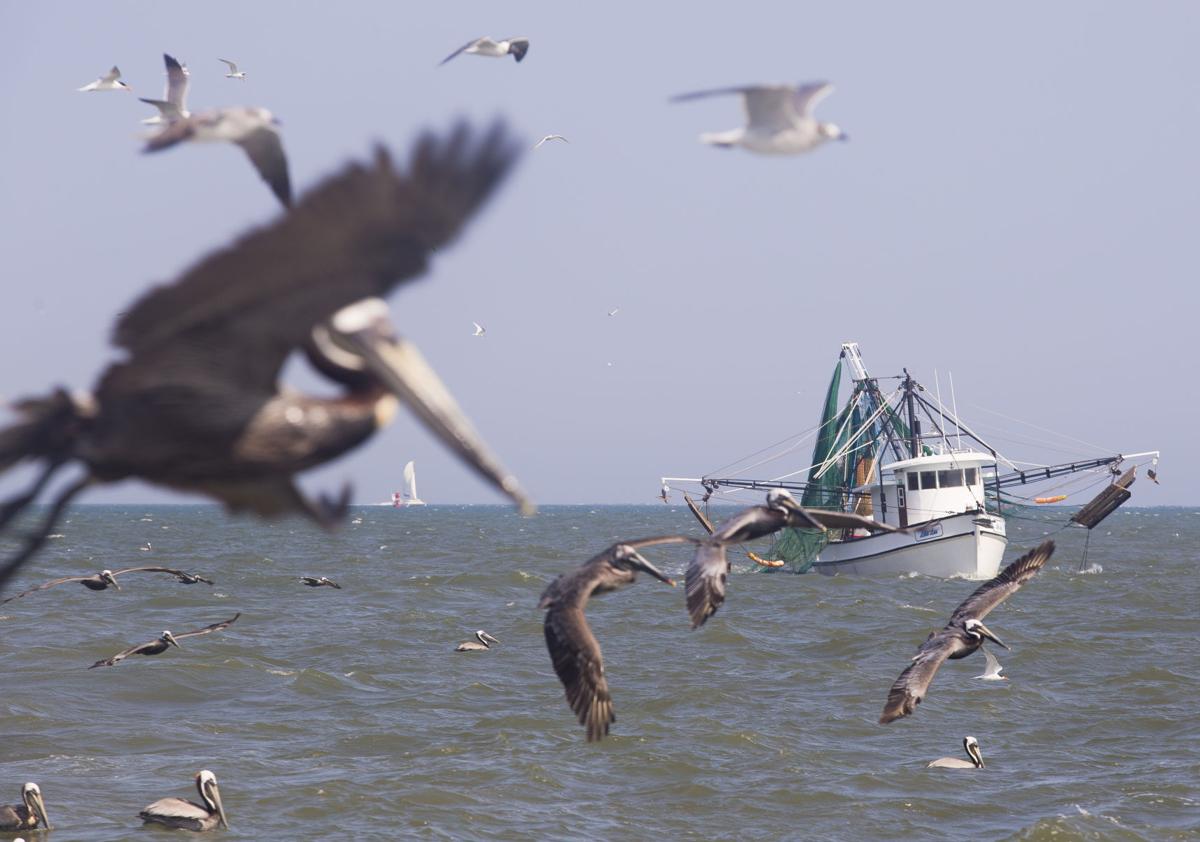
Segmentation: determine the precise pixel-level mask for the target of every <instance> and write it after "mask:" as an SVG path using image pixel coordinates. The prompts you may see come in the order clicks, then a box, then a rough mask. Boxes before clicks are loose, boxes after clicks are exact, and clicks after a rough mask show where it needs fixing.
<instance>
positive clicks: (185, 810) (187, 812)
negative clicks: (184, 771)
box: [138, 769, 229, 830]
mask: <svg viewBox="0 0 1200 842" xmlns="http://www.w3.org/2000/svg"><path fill="white" fill-rule="evenodd" d="M196 789H197V790H199V791H200V800H201V802H203V803H201V804H197V803H196V802H195V801H188V800H186V799H184V798H175V797H171V798H160V799H158V800H157V801H155V802H154V803H153V804H151V805H150V806H148V807H143V808H142V811H141V812H140V813H138V818H140V819H141V820H142V821H144V822H145V823H146V824H163V825H166V826H167V827H173V828H176V829H178V830H212V829H213V828H214V827H216V826H217V825H220V826H221V827H223V828H228V827H229V821H228V820H227V819H226V818H225V808H224V807H222V806H221V790H219V789H217V776H216V775H214V774H213V773H212V772H210V771H208V770H207V769H201V770H200V771H199V772H198V773H197V774H196Z"/></svg>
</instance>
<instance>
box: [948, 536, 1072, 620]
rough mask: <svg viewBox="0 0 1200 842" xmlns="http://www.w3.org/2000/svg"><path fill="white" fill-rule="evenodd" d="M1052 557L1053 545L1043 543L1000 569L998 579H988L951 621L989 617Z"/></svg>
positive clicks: (963, 604) (954, 614)
mask: <svg viewBox="0 0 1200 842" xmlns="http://www.w3.org/2000/svg"><path fill="white" fill-rule="evenodd" d="M1053 554H1054V542H1053V541H1043V542H1042V543H1041V544H1039V545H1038V546H1037V547H1035V548H1034V549H1032V550H1030V551H1029V552H1027V553H1026V554H1025V555H1023V556H1021V557H1020V558H1019V559H1017V560H1016V561H1014V562H1013V563H1012V564H1010V565H1008V567H1006V568H1004V569H1003V570H1001V571H1000V573H999V575H997V576H996V578H994V579H989V580H988V581H986V582H984V583H983V584H982V585H980V586H979V587H978V588H977V589H976V591H975V592H974V593H973V594H971V595H970V596H969V597H967V598H966V599H965V600H963V603H962V605H960V606H958V608H955V609H954V613H953V614H951V615H950V622H951V623H953V622H954V621H955V620H962V621H966V620H967V619H969V618H972V617H973V618H975V619H976V620H982V619H983V618H984V617H986V616H987V615H988V612H990V611H991V610H992V609H993V608H995V607H996V606H997V605H999V604H1000V603H1002V602H1004V600H1006V599H1008V598H1009V597H1010V596H1012V595H1013V594H1014V593H1016V592H1017V591H1018V590H1020V588H1021V585H1023V584H1025V583H1026V582H1028V581H1029V580H1030V579H1032V578H1033V577H1034V576H1035V575H1036V574H1037V572H1038V571H1039V570H1041V569H1042V565H1044V564H1045V563H1046V562H1047V561H1048V560H1049V559H1050V556H1052V555H1053Z"/></svg>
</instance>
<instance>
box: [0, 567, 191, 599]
mask: <svg viewBox="0 0 1200 842" xmlns="http://www.w3.org/2000/svg"><path fill="white" fill-rule="evenodd" d="M126 573H169V574H171V575H172V576H174V577H175V578H176V579H178V580H179V581H180V582H183V583H184V584H185V585H194V584H196V583H197V582H204V584H206V585H211V584H212V580H211V579H205V578H204V577H203V576H196V575H194V574H192V573H185V572H184V571H182V570H174V569H172V568H170V567H126V568H124V569H122V570H101V571H100V572H99V573H96V574H94V575H92V576H66V577H64V578H62V579H52V580H50V581H49V582H46V583H45V584H42V585H38V586H37V587H36V588H30V589H29V590H27V591H21V592H20V593H19V594H17V595H16V596H10V597H9V598H8V599H5V600H0V605H3V604H4V603H6V602H12V601H13V600H14V599H20V598H21V597H23V596H25V595H26V594H31V593H33V592H34V591H44V590H46V589H47V588H53V587H55V586H57V585H63V584H66V583H67V582H78V583H79V584H81V585H83V586H84V587H85V588H87V589H88V590H89V591H103V590H107V589H108V588H109V587H114V588H116V589H117V590H121V586H120V585H118V584H117V578H116V577H118V576H124V575H125V574H126Z"/></svg>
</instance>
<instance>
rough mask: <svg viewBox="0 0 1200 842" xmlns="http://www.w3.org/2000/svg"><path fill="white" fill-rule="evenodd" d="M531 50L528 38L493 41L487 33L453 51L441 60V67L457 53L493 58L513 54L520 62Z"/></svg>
mask: <svg viewBox="0 0 1200 842" xmlns="http://www.w3.org/2000/svg"><path fill="white" fill-rule="evenodd" d="M527 52H529V39H528V38H505V39H504V40H503V41H493V40H492V39H491V38H489V37H488V36H487V35H485V36H483V37H482V38H476V39H475V40H474V41H468V42H467V43H466V44H463V45H462V46H461V47H459V48H458V49H457V50H455V51H454V52H452V53H451V54H450V55H448V56H446V57H445V58H444V59H442V60H441V63H440V64H439V65H438V66H439V67H440V66H441V65H442V64H445V63H446V62H448V61H450V59H452V58H454V57H455V56H457V55H460V54H462V53H467V54H469V55H477V56H489V57H491V58H503V57H504V56H512V57H513V58H514V59H516V60H517V61H518V62H519V61H520V60H521V59H523V58H525V53H527Z"/></svg>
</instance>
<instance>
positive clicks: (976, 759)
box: [926, 737, 983, 769]
mask: <svg viewBox="0 0 1200 842" xmlns="http://www.w3.org/2000/svg"><path fill="white" fill-rule="evenodd" d="M963 750H964V751H966V753H967V757H969V758H970V760H963V759H962V758H961V757H939V758H938V759H937V760H934V761H932V762H931V763H928V764H926V768H929V769H982V768H983V752H982V751H980V750H979V740H977V739H975V738H974V737H963Z"/></svg>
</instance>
